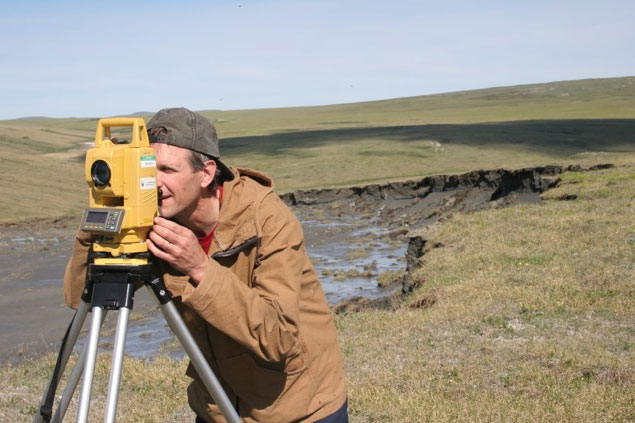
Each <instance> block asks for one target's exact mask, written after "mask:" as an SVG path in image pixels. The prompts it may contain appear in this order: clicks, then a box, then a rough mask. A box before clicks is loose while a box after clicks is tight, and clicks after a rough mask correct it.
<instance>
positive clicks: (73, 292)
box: [64, 230, 92, 309]
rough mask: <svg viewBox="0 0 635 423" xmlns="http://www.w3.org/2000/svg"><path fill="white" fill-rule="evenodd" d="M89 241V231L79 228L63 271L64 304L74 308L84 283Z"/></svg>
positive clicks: (79, 299)
mask: <svg viewBox="0 0 635 423" xmlns="http://www.w3.org/2000/svg"><path fill="white" fill-rule="evenodd" d="M91 241H92V238H91V235H90V233H88V232H84V231H81V230H80V231H78V232H77V235H76V236H75V244H74V245H73V253H72V255H71V258H70V260H69V261H68V264H67V265H66V270H65V271H64V299H65V300H66V304H67V305H68V306H69V307H71V308H74V309H77V308H78V307H79V304H80V302H81V297H82V291H83V290H84V285H85V283H86V271H87V269H88V253H89V251H90V244H91Z"/></svg>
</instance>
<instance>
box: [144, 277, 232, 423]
mask: <svg viewBox="0 0 635 423" xmlns="http://www.w3.org/2000/svg"><path fill="white" fill-rule="evenodd" d="M146 286H148V285H146ZM148 289H149V290H151V291H152V294H153V295H154V294H155V292H154V291H153V290H152V288H151V287H150V286H148ZM159 303H160V304H159V306H160V308H161V311H162V312H163V315H164V316H165V319H166V320H167V322H168V324H169V325H170V328H171V329H172V331H173V332H174V334H175V335H176V337H177V338H179V341H180V342H181V345H182V346H183V349H184V350H185V352H186V353H187V355H188V356H189V357H190V360H191V361H192V364H193V365H194V368H195V369H196V371H197V372H198V374H199V376H200V377H201V379H202V380H203V383H204V384H205V387H206V388H207V391H208V392H209V393H210V395H211V396H212V398H213V399H214V401H215V402H216V405H217V406H218V408H220V410H221V412H222V413H223V416H225V419H226V420H227V421H228V422H229V423H240V422H241V420H240V417H239V416H238V413H237V412H236V410H235V409H234V406H233V405H232V403H231V401H230V400H229V398H228V397H227V394H226V393H225V391H223V387H222V386H221V384H220V382H219V381H218V379H217V378H216V376H215V375H214V372H213V371H212V369H211V368H210V367H209V363H207V361H206V360H205V357H204V356H203V353H202V352H201V350H200V349H199V347H198V345H196V341H194V338H193V337H192V334H191V333H190V331H189V330H188V328H187V326H186V325H185V323H184V322H183V319H182V318H181V315H180V314H179V312H178V311H177V309H176V306H175V305H174V302H172V301H171V300H170V301H168V302H165V303H162V302H161V301H159Z"/></svg>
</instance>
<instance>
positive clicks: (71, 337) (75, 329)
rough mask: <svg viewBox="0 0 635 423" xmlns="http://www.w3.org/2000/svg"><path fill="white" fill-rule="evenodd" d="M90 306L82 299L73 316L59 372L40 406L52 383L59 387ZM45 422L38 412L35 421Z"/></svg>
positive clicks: (34, 422)
mask: <svg viewBox="0 0 635 423" xmlns="http://www.w3.org/2000/svg"><path fill="white" fill-rule="evenodd" d="M89 308H90V304H89V303H87V302H85V301H82V302H81V304H80V306H79V308H78V309H77V312H76V313H75V316H74V317H73V321H72V323H71V327H70V329H69V331H68V336H66V339H65V340H64V348H63V349H62V351H61V352H60V366H59V368H58V369H57V372H54V373H53V376H52V377H51V381H50V383H49V387H48V388H47V390H46V391H45V392H44V396H43V397H42V401H41V402H40V407H41V406H42V405H43V404H44V403H45V402H46V400H47V396H48V391H49V389H50V387H51V385H54V386H55V387H57V385H58V384H59V382H60V379H61V378H62V375H63V374H64V369H65V368H66V364H68V359H69V357H70V356H71V353H72V352H73V347H74V346H75V342H76V341H77V337H78V336H79V332H80V331H81V329H82V325H83V324H84V321H85V320H86V315H87V314H88V310H89ZM51 406H52V402H51ZM43 422H44V419H43V416H42V415H41V414H40V413H37V414H36V415H35V417H34V418H33V423H43Z"/></svg>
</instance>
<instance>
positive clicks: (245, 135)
mask: <svg viewBox="0 0 635 423" xmlns="http://www.w3.org/2000/svg"><path fill="white" fill-rule="evenodd" d="M202 113H203V114H204V115H206V116H207V117H209V118H210V119H211V120H212V121H214V122H215V125H216V127H217V129H218V132H219V136H220V138H221V154H222V156H223V159H224V160H225V162H227V163H228V164H230V165H234V166H244V167H252V168H256V169H259V170H261V171H264V172H265V173H268V174H269V175H271V176H272V177H273V178H274V180H275V181H276V189H277V191H278V192H286V191H291V190H295V189H306V188H315V187H325V186H330V187H334V186H350V185H361V184H366V183H383V182H387V181H396V180H404V179H411V178H419V177H422V176H426V175H431V174H440V173H458V172H465V171H470V170H474V169H477V168H498V167H507V168H518V167H525V166H535V165H543V164H548V163H549V164H551V163H553V164H558V163H563V164H565V163H593V162H597V161H598V160H604V161H611V160H613V159H614V158H616V157H619V156H620V155H621V154H624V153H632V152H635V141H634V139H633V135H632V134H633V133H635V77H625V78H609V79H594V80H581V81H565V82H556V83H550V84H535V85H524V86H516V87H501V88H490V89H484V90H475V91H463V92H457V93H447V94H438V95H430V96H420V97H409V98H400V99H392V100H383V101H375V102H365V103H354V104H340V105H330V106H316V107H296V108H280V109H260V110H239V111H203V112H202ZM149 117H150V116H144V118H145V119H146V121H147V120H148V119H149ZM96 123H97V119H96V118H87V119H86V118H84V119H73V118H69V119H43V118H34V119H18V120H11V121H0V179H1V180H2V181H3V182H6V183H4V184H2V185H1V186H0V199H1V200H0V201H1V202H0V206H1V207H2V209H3V213H2V215H0V222H6V221H14V220H20V219H28V218H33V217H58V216H61V215H67V214H77V213H79V212H80V210H81V209H82V208H84V207H85V205H86V203H87V189H86V183H85V181H84V176H83V172H84V171H83V160H84V159H83V153H84V151H85V149H86V146H85V143H91V142H92V140H93V138H94V131H95V127H96Z"/></svg>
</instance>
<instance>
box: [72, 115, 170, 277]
mask: <svg viewBox="0 0 635 423" xmlns="http://www.w3.org/2000/svg"><path fill="white" fill-rule="evenodd" d="M113 128H131V131H132V134H131V135H132V136H131V139H130V141H127V140H124V141H120V140H119V139H118V138H115V137H113V130H112V129H113ZM156 174H157V170H156V157H155V155H154V150H153V149H152V148H151V147H150V143H149V140H148V133H147V130H146V125H145V122H144V120H143V119H142V118H111V119H100V120H99V122H98V124H97V131H96V134H95V146H94V148H91V149H90V150H88V152H87V154H86V163H85V176H86V182H87V183H88V186H89V199H90V206H89V208H88V209H86V210H85V212H84V215H83V218H82V222H81V229H82V230H84V231H87V232H91V233H93V234H95V235H97V236H96V237H95V241H94V242H93V247H92V250H93V251H92V252H93V254H92V256H93V258H94V263H95V264H98V265H102V264H103V265H110V264H114V265H117V264H121V265H143V264H147V263H148V250H147V247H146V243H145V240H146V237H147V235H148V232H149V231H150V228H151V227H152V222H153V220H154V217H155V216H157V214H158V195H157V182H156Z"/></svg>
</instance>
